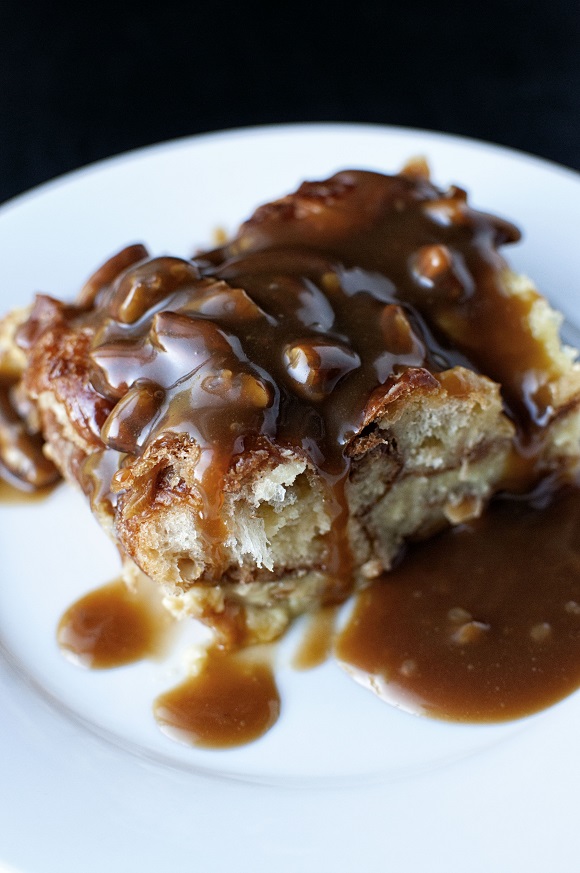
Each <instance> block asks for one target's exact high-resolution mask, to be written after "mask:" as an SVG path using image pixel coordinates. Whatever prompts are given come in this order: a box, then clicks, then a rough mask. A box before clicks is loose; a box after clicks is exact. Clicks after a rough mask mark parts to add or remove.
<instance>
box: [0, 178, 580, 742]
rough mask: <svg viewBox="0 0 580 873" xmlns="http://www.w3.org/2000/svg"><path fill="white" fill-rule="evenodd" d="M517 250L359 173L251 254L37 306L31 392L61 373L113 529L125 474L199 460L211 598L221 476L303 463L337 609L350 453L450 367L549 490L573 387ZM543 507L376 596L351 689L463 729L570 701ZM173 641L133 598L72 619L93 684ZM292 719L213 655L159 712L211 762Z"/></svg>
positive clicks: (315, 631) (241, 667)
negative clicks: (186, 457) (557, 434)
mask: <svg viewBox="0 0 580 873" xmlns="http://www.w3.org/2000/svg"><path fill="white" fill-rule="evenodd" d="M518 238H519V232H518V231H517V229H516V228H515V227H514V226H513V225H511V224H509V223H508V222H505V221H503V220H501V219H498V218H495V217H493V216H489V215H485V214H483V213H480V212H477V211H475V210H473V209H471V208H470V207H469V206H468V205H467V202H466V195H465V192H463V191H462V190H461V189H458V188H455V187H453V188H451V189H449V190H448V191H441V190H439V189H437V188H436V187H435V186H433V185H432V184H431V183H430V182H429V181H428V180H427V178H425V174H424V173H423V171H422V170H421V166H420V165H419V164H417V165H415V166H414V168H413V169H412V171H410V172H409V173H408V174H407V175H404V174H403V175H399V176H382V175H379V174H376V173H370V172H362V171H346V172H343V173H338V174H337V175H336V176H334V177H332V178H331V179H329V180H327V181H325V182H317V183H305V184H304V185H302V186H301V187H300V189H299V190H298V192H297V193H296V194H295V195H292V196H290V197H288V198H283V199H282V200H280V201H277V202H275V203H271V204H268V205H266V206H264V207H262V208H260V209H259V210H258V211H257V212H256V213H255V214H254V215H253V216H252V218H251V219H250V220H249V221H248V222H246V223H245V224H244V225H243V226H242V228H241V230H240V232H239V234H238V236H237V237H236V238H235V239H233V240H232V241H231V242H228V243H226V244H225V245H224V246H222V247H221V248H219V249H216V250H215V251H213V252H208V253H205V254H202V255H201V256H199V257H198V258H196V259H193V260H185V259H181V258H173V257H161V258H150V257H149V256H148V254H147V252H146V250H145V249H144V248H143V247H142V246H131V247H129V248H127V249H125V250H124V251H123V252H121V253H119V255H117V256H116V257H115V258H113V259H112V260H111V261H109V262H108V263H107V264H106V265H104V267H103V268H101V269H100V270H99V271H98V272H97V273H96V274H95V276H93V277H92V279H90V280H89V282H88V283H87V284H86V285H85V287H84V288H83V290H82V292H81V295H80V297H79V298H78V300H77V303H76V304H75V305H65V304H62V303H60V302H58V301H56V300H53V299H52V298H50V297H47V296H40V297H38V298H37V302H36V304H35V306H34V308H33V311H32V314H31V316H30V318H29V319H28V322H27V324H26V325H25V326H24V327H23V329H22V330H21V331H20V334H19V343H20V345H21V346H22V348H24V349H25V350H26V352H27V355H28V356H29V359H30V362H31V363H30V367H29V369H30V373H31V374H32V376H30V380H31V382H33V381H34V380H33V377H34V368H35V361H36V360H37V358H38V360H40V358H41V356H43V355H44V356H46V357H48V359H49V360H50V362H51V366H50V367H48V368H45V369H46V370H47V372H48V374H49V375H48V376H47V377H46V378H47V379H49V380H50V379H57V380H59V388H60V389H61V391H62V394H63V398H64V400H63V402H65V405H66V406H67V414H68V417H69V419H70V422H71V425H72V426H73V427H74V428H76V429H77V431H78V432H79V435H80V436H81V437H82V438H83V440H84V441H85V443H86V444H87V445H89V446H93V447H94V451H93V452H92V453H89V454H88V457H87V458H86V459H84V460H82V461H80V462H79V464H78V469H77V470H76V471H75V472H76V474H77V478H78V479H79V480H80V482H81V484H82V486H83V488H84V489H85V491H86V492H87V494H88V495H89V496H90V499H91V502H92V504H93V507H94V508H95V509H96V510H97V511H98V512H99V513H100V512H101V511H103V509H104V508H105V510H106V511H109V512H111V513H113V514H114V510H115V506H116V504H117V502H118V501H126V500H130V499H131V498H130V495H129V496H128V494H127V473H128V471H130V469H131V465H132V464H133V463H134V462H135V460H136V459H138V458H139V457H141V456H142V455H143V454H144V453H146V452H147V451H148V450H149V449H150V448H151V447H153V446H154V445H156V444H157V443H158V441H160V440H163V439H165V438H169V437H171V436H172V435H176V434H179V435H183V436H185V437H187V438H189V439H190V441H191V445H194V446H195V447H196V451H197V452H198V456H197V461H196V465H195V474H194V476H195V480H196V481H195V483H194V486H193V487H192V491H191V494H189V495H188V498H189V500H190V503H191V506H192V511H196V512H197V514H198V519H199V527H200V531H201V535H202V536H203V537H204V539H205V545H206V551H207V552H208V553H209V560H208V565H210V566H213V567H215V579H214V580H212V581H215V582H218V583H219V580H220V578H221V576H222V574H223V572H224V571H227V569H228V568H227V566H226V567H224V560H225V559H222V544H223V542H224V540H225V539H226V534H227V531H226V530H225V526H224V522H223V520H222V516H221V506H222V499H223V497H222V495H223V492H224V484H225V482H226V477H227V475H228V472H229V471H230V470H231V469H232V467H233V466H234V465H235V463H236V462H237V461H238V460H239V459H241V458H243V457H244V456H245V455H246V454H247V453H248V452H251V451H253V450H254V449H256V448H259V447H260V446H261V445H263V444H264V443H267V444H268V445H269V446H270V447H272V446H276V447H281V448H284V447H290V448H292V449H293V450H294V451H296V452H299V453H302V454H304V455H305V456H306V457H307V458H308V460H309V461H310V463H311V464H312V465H313V467H314V468H315V469H316V471H317V473H318V474H319V475H320V477H321V478H322V480H323V481H324V482H325V485H326V489H327V495H326V505H327V508H328V511H329V513H330V515H331V516H332V518H333V525H332V530H331V532H330V534H329V535H328V537H327V546H326V554H325V557H324V560H323V566H322V567H321V568H320V569H322V570H323V571H326V572H327V573H328V574H329V576H330V577H332V578H333V579H335V580H336V581H335V592H336V600H341V599H344V598H345V597H346V596H347V595H348V593H349V591H350V590H351V587H352V572H351V570H352V566H351V556H350V552H349V549H348V547H347V538H346V536H345V528H346V522H347V518H348V511H347V502H346V498H345V482H346V480H347V477H348V475H349V471H350V468H351V458H350V455H349V447H351V446H352V444H353V442H354V440H355V439H356V438H357V437H358V436H360V434H361V433H363V432H364V429H365V426H366V425H367V423H369V422H371V421H372V420H373V415H374V412H375V411H376V405H377V403H379V402H380V400H381V399H382V398H384V397H385V396H386V395H387V394H388V392H389V391H390V390H391V389H393V388H394V387H395V386H397V385H398V384H399V383H400V382H401V380H403V379H405V378H413V377H414V378H416V379H423V380H425V379H427V380H429V379H431V380H433V374H440V373H441V372H442V371H445V370H449V369H450V368H453V367H455V366H457V365H462V366H466V367H468V368H469V369H471V370H475V371H478V372H483V373H485V374H486V375H488V376H490V377H491V378H493V379H495V380H496V381H498V382H499V383H500V384H501V385H502V391H503V399H504V403H505V408H506V411H507V413H508V415H509V416H510V417H511V419H512V420H513V421H514V424H515V426H516V429H517V440H516V444H515V446H514V458H513V463H512V464H511V470H510V475H509V488H510V489H511V490H513V491H522V490H525V488H527V487H528V486H529V484H530V482H533V481H534V479H535V478H537V476H538V475H539V474H540V472H542V471H538V470H537V469H536V461H537V458H538V457H539V455H540V453H541V448H542V438H543V433H544V432H545V428H546V425H548V424H549V423H550V422H551V420H552V418H553V416H554V414H555V413H554V409H553V408H552V395H551V390H550V381H551V380H552V379H553V378H555V377H556V376H557V374H556V373H554V372H553V365H552V363H551V361H550V359H549V358H548V357H547V356H546V353H545V349H544V345H543V343H542V342H541V341H540V340H538V339H536V338H535V336H534V335H533V334H532V332H531V331H530V330H529V329H528V328H527V327H526V323H527V321H528V317H529V314H530V311H531V307H532V306H533V305H534V303H535V301H536V300H537V296H536V295H535V292H531V291H530V292H529V293H528V294H527V296H525V297H524V296H510V295H509V294H508V293H507V292H506V290H505V285H504V282H503V279H502V277H503V273H504V271H505V270H506V269H507V267H506V264H505V262H504V260H503V258H502V257H501V256H500V254H499V252H498V248H499V247H500V246H501V245H503V244H506V243H512V242H515V241H516V240H517V239H518ZM63 337H64V340H63ZM73 340H74V342H75V343H77V345H78V348H79V349H80V350H81V352H82V354H80V353H79V358H80V360H81V361H82V362H83V364H84V361H85V360H86V357H87V356H88V357H89V359H90V372H89V373H88V374H87V373H86V372H85V371H84V370H83V371H82V373H81V376H80V377H79V373H78V371H77V368H76V364H77V362H76V361H75V360H74V359H73V360H64V359H62V357H59V354H58V350H59V349H61V348H63V347H67V343H69V342H72V341H73ZM59 343H61V344H60V345H59ZM39 356H40V357H39ZM38 369H39V370H40V371H41V372H44V370H43V367H39V368H38ZM79 369H81V370H82V368H79ZM449 385H451V382H449ZM47 387H49V386H48V385H40V386H35V389H34V390H38V391H39V393H41V392H42V390H43V389H46V388H47ZM67 392H68V393H67ZM0 401H1V402H0V461H2V462H3V463H5V465H6V466H8V461H9V460H10V461H11V459H12V458H13V456H14V454H15V452H16V454H17V453H18V452H20V455H19V457H21V459H22V464H21V467H19V468H18V470H17V471H16V475H17V476H20V477H22V479H23V481H27V482H30V483H32V485H33V486H34V487H36V485H38V484H39V482H40V480H41V479H42V475H43V472H42V467H41V463H40V456H38V455H35V454H34V452H33V450H32V449H27V450H26V451H22V447H23V443H22V440H24V441H25V442H26V445H27V446H29V445H30V441H29V439H28V438H29V436H30V434H27V433H25V429H23V427H22V426H21V422H20V420H19V417H18V415H16V411H15V408H14V405H13V400H12V398H11V396H10V392H5V393H4V394H2V395H0ZM3 436H4V437H5V443H6V445H7V446H8V448H7V449H6V450H5V451H4V452H3V453H2V448H1V440H2V437H3ZM33 439H34V437H33ZM37 448H38V447H37ZM31 459H32V460H31ZM37 462H38V463H37ZM11 463H12V461H11ZM27 464H28V468H29V470H30V472H29V473H24V474H23V473H22V472H19V470H26V469H28V468H27ZM48 474H50V471H48ZM553 490H554V491H555V489H553ZM534 500H535V502H536V503H537V502H538V501H540V502H541V500H543V501H544V503H545V504H546V505H545V506H544V507H542V508H540V507H538V506H537V505H535V503H534ZM534 500H532V501H531V502H530V501H527V502H526V501H516V500H500V501H497V502H496V504H495V505H494V506H493V507H492V509H491V510H490V512H489V513H488V514H486V515H485V516H484V517H483V518H482V519H481V520H480V521H478V522H472V523H469V524H465V525H460V526H459V527H457V528H456V529H455V530H453V531H451V532H449V533H446V534H443V535H441V536H440V537H438V538H436V539H434V540H432V541H429V542H427V543H425V544H422V545H417V546H413V547H411V548H409V552H408V554H407V556H406V557H405V560H404V562H402V563H401V564H400V566H399V567H398V568H396V569H395V570H393V571H392V572H391V573H389V574H388V575H386V576H384V577H383V578H382V579H380V580H379V581H378V582H376V583H375V584H374V585H372V587H370V588H369V589H368V590H367V591H365V592H364V593H363V594H361V595H360V598H359V600H358V602H357V605H356V608H355V612H354V616H353V618H352V620H351V621H350V622H349V625H348V627H347V628H346V630H345V631H344V632H343V633H342V634H341V635H340V638H339V640H338V642H337V647H336V648H337V656H338V657H339V658H340V660H341V661H342V662H343V663H344V664H345V665H346V666H347V669H348V670H349V671H350V672H353V673H355V675H356V676H357V678H358V679H359V680H360V681H363V682H364V683H365V684H368V685H369V686H370V687H372V688H373V689H374V690H377V691H378V692H379V693H381V694H383V693H384V694H385V696H387V695H388V696H389V697H395V698H398V699H399V701H405V705H407V706H409V707H410V708H413V709H415V710H417V711H421V712H427V713H429V714H431V715H435V716H437V717H441V718H453V719H457V720H464V721H489V720H492V721H493V720H499V719H506V718H514V717H517V716H520V715H523V714H527V713H530V712H533V711H536V710H537V709H539V708H542V707H544V706H547V705H549V704H550V703H552V702H554V701H555V700H558V699H560V698H561V697H562V696H564V695H565V694H567V693H569V692H570V691H572V690H574V689H575V688H576V687H577V686H578V685H579V684H580V666H578V665H580V656H579V655H580V653H579V651H578V627H579V626H580V618H579V616H578V613H579V612H580V605H579V604H580V590H579V589H580V584H579V582H578V576H579V573H578V566H577V565H580V561H579V558H580V555H579V554H578V549H577V548H576V540H577V533H576V531H578V529H579V528H578V521H580V518H579V517H578V513H579V512H580V509H579V505H580V499H579V498H578V493H577V492H575V491H571V492H568V493H566V494H563V495H562V496H561V497H560V498H556V497H555V496H554V495H553V494H552V493H551V492H550V488H549V487H548V488H547V490H546V493H545V494H544V496H543V498H540V497H538V496H537V495H536V497H535V498H534ZM106 507H108V510H107V509H106ZM141 509H142V506H140V505H135V506H133V507H132V511H134V512H135V513H138V512H140V511H141ZM157 634H158V630H157V628H156V626H155V622H154V621H152V619H151V615H144V614H142V613H141V605H138V604H137V603H136V602H134V601H132V600H131V595H130V594H128V592H127V591H126V590H124V586H123V587H122V588H120V587H119V586H118V585H117V586H112V587H111V590H110V591H107V589H103V590H102V591H101V592H100V593H99V592H96V593H93V594H91V595H87V597H86V598H83V599H82V600H81V601H79V602H78V603H77V604H75V605H74V606H73V607H71V609H70V610H69V611H68V612H67V613H66V614H65V616H64V617H63V620H62V621H61V624H60V626H59V632H58V639H59V643H60V645H61V646H62V647H63V649H64V650H65V652H66V653H67V654H68V655H69V656H70V657H72V658H73V659H74V660H76V661H77V662H78V663H81V664H84V665H88V666H94V667H107V666H115V665H118V664H122V663H129V662H131V661H133V660H138V659H139V658H142V657H145V656H147V655H149V654H151V652H152V651H154V650H155V648H156V645H157V643H156V640H157V639H158V636H157ZM330 638H331V621H330V618H328V616H325V617H324V616H323V617H320V618H317V619H316V620H315V621H314V622H313V624H312V627H311V632H310V634H309V635H307V637H306V639H305V641H304V643H303V646H302V649H301V651H300V652H299V653H298V654H297V656H296V661H297V664H298V666H300V667H302V668H303V667H305V666H314V665H315V664H317V663H320V662H321V660H323V659H324V657H325V656H326V654H327V652H328V650H329V647H330ZM575 662H577V663H575ZM278 712H279V697H278V693H277V691H276V688H275V684H274V681H273V678H272V673H271V670H270V668H269V667H268V666H267V665H264V664H259V663H256V662H251V661H248V660H245V659H244V658H242V657H241V656H236V655H228V656H226V655H225V654H220V653H212V655H211V657H210V658H209V660H208V662H207V665H206V667H205V669H204V670H203V671H202V672H201V673H200V674H199V675H198V676H195V677H193V678H191V679H189V680H188V681H187V682H186V683H185V684H184V685H182V686H180V687H179V688H177V689H174V690H173V691H171V692H168V693H167V694H165V695H163V696H162V697H160V698H159V699H158V700H157V702H156V704H155V714H156V717H157V719H158V721H159V723H160V725H161V727H162V729H163V730H164V731H165V732H167V733H168V734H169V735H171V736H173V737H176V738H178V739H180V740H183V741H185V742H189V743H194V744H197V745H202V746H206V747H224V746H228V745H235V744H238V743H242V742H248V741H250V740H251V739H254V738H255V737H257V736H260V735H261V734H262V733H263V732H264V731H265V730H267V729H268V728H269V727H271V725H272V724H273V723H274V722H275V720H276V718H277V716H278Z"/></svg>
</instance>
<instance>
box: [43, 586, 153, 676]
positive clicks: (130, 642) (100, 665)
mask: <svg viewBox="0 0 580 873" xmlns="http://www.w3.org/2000/svg"><path fill="white" fill-rule="evenodd" d="M169 624H170V619H169V615H168V614H166V613H164V611H163V610H162V609H161V608H160V607H159V606H157V607H156V606H155V604H154V603H152V602H151V600H150V598H149V597H147V596H143V594H142V593H141V592H138V591H131V590H130V589H129V588H128V587H127V585H125V583H124V582H123V581H122V580H117V581H115V582H111V583H110V584H108V585H104V586H103V587H101V588H97V589H96V590H95V591H91V592H90V593H89V594H86V595H85V596H84V597H81V598H80V600H77V601H76V603H73V604H72V606H70V607H69V608H68V609H67V610H66V612H65V613H64V615H63V616H62V618H61V620H60V622H59V625H58V630H57V641H58V644H59V646H60V648H61V650H62V651H63V653H64V654H65V655H66V657H67V658H69V659H70V660H71V661H73V662H74V663H76V664H78V665H79V666H81V667H91V668H92V669H99V670H100V669H107V668H111V667H121V666H123V665H125V664H132V663H134V662H135V661H140V660H141V659H142V658H148V657H156V656H159V655H160V654H161V653H162V652H163V649H164V646H165V643H166V639H167V634H168V627H169Z"/></svg>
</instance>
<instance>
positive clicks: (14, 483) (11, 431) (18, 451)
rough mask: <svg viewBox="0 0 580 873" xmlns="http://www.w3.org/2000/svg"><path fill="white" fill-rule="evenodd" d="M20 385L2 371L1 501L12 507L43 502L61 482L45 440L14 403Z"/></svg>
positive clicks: (0, 405) (0, 426)
mask: <svg viewBox="0 0 580 873" xmlns="http://www.w3.org/2000/svg"><path fill="white" fill-rule="evenodd" d="M16 382H17V380H16V378H13V377H10V376H8V375H6V374H4V373H2V372H1V371H0V501H2V502H6V501H9V502H10V503H15V502H22V501H24V500H27V499H28V500H36V499H41V498H42V497H44V496H46V494H48V493H49V491H50V490H51V487H52V486H53V485H54V484H55V483H56V482H57V481H58V479H59V474H58V471H57V470H56V468H55V467H54V465H53V463H52V462H51V461H49V460H48V458H46V457H45V455H44V453H43V450H42V447H43V440H42V438H41V436H40V435H39V434H38V433H34V432H31V431H30V430H29V429H28V428H27V427H26V425H25V423H24V421H23V419H22V417H21V416H20V415H19V413H18V411H17V409H16V408H15V406H14V404H13V402H12V397H11V395H12V389H13V387H14V386H15V385H16Z"/></svg>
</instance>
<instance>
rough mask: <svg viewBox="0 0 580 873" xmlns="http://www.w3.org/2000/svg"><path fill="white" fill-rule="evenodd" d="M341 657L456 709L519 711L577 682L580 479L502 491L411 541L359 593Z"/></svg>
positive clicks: (380, 687)
mask: <svg viewBox="0 0 580 873" xmlns="http://www.w3.org/2000/svg"><path fill="white" fill-rule="evenodd" d="M538 504H539V505H538ZM542 504H546V505H542ZM336 657H337V658H338V660H339V661H340V662H341V663H342V664H343V665H344V666H345V668H346V669H347V670H348V671H349V673H351V674H352V675H353V676H354V677H355V678H356V679H357V681H360V682H361V683H362V684H364V685H365V686H367V687H368V688H370V689H372V690H373V691H374V692H375V693H377V694H378V695H379V696H381V697H384V698H385V699H386V700H389V701H391V702H395V703H397V704H398V705H401V706H403V707H404V708H407V709H410V710H411V711H414V712H420V713H423V714H427V715H431V716H435V717H437V718H444V719H451V720H454V721H471V722H493V721H503V720H507V719H514V718H519V717H520V716H524V715H529V714H530V713H533V712H536V711H538V710H540V709H544V708H545V707H547V706H550V705H551V704H553V703H555V702H556V701H558V700H561V699H562V698H563V697H565V696H566V695H568V694H570V693H571V692H573V691H575V690H576V689H577V688H579V687H580V490H577V489H569V490H566V491H565V492H563V493H562V494H560V495H558V496H553V495H550V494H549V493H547V494H544V495H540V496H539V497H538V498H537V501H536V503H535V505H534V502H533V501H532V502H529V501H523V500H520V501H518V500H513V499H511V500H498V501H496V502H494V503H493V504H492V506H491V507H489V509H488V511H487V512H486V513H485V514H484V515H483V516H482V518H480V519H479V520H478V521H474V522H470V523H469V524H465V525H460V526H459V527H457V528H454V529H451V530H450V531H448V532H446V533H444V534H441V535H439V536H438V537H435V538H433V539H431V540H428V541H426V542H424V543H420V544H416V545H413V546H412V547H410V548H409V550H408V553H407V554H406V555H405V558H404V560H402V561H401V563H400V565H399V566H398V567H397V568H396V569H394V570H393V571H392V572H390V573H388V574H386V575H385V576H383V577H382V578H380V579H379V580H377V582H376V583H374V584H373V586H372V587H371V588H369V589H368V590H367V591H364V592H362V593H361V594H360V595H359V596H358V598H357V601H356V605H355V609H354V613H353V615H352V617H351V618H350V620H349V622H348V625H347V627H346V628H345V630H344V631H343V632H342V633H341V634H340V636H339V638H338V640H337V643H336Z"/></svg>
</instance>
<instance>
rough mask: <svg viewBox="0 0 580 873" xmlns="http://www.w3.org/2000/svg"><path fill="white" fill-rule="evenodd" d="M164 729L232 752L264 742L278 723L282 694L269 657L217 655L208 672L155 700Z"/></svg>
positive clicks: (197, 743) (195, 742) (185, 740)
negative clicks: (236, 748) (266, 734)
mask: <svg viewBox="0 0 580 873" xmlns="http://www.w3.org/2000/svg"><path fill="white" fill-rule="evenodd" d="M154 713H155V718H156V719H157V722H158V723H159V726H160V728H161V730H162V731H163V732H164V733H165V734H167V735H168V736H169V737H171V738H172V739H174V740H177V741H179V742H182V743H187V744H188V745H195V746H201V747H202V748H211V749H218V748H230V747H232V746H239V745H244V744H246V743H250V742H252V741H253V740H256V739H258V737H261V736H262V735H263V734H265V733H266V731H268V730H269V729H270V728H271V727H272V726H273V725H274V724H275V723H276V721H277V720H278V716H279V714H280V696H279V694H278V689H277V688H276V682H275V680H274V676H273V673H272V668H271V665H270V664H269V663H268V662H267V660H265V659H263V658H262V659H256V658H255V657H249V656H248V654H247V653H245V654H244V655H240V654H237V655H234V654H232V653H231V652H228V653H224V652H218V651H214V652H211V653H210V656H209V658H208V661H207V664H206V665H205V667H204V669H203V670H202V672H201V673H200V674H199V675H197V676H193V677H191V678H189V679H187V680H186V681H185V682H184V683H183V684H181V685H179V686H178V687H177V688H174V689H172V690H171V691H168V692H166V693H165V694H162V695H161V696H160V697H158V698H157V700H156V701H155V706H154Z"/></svg>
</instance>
